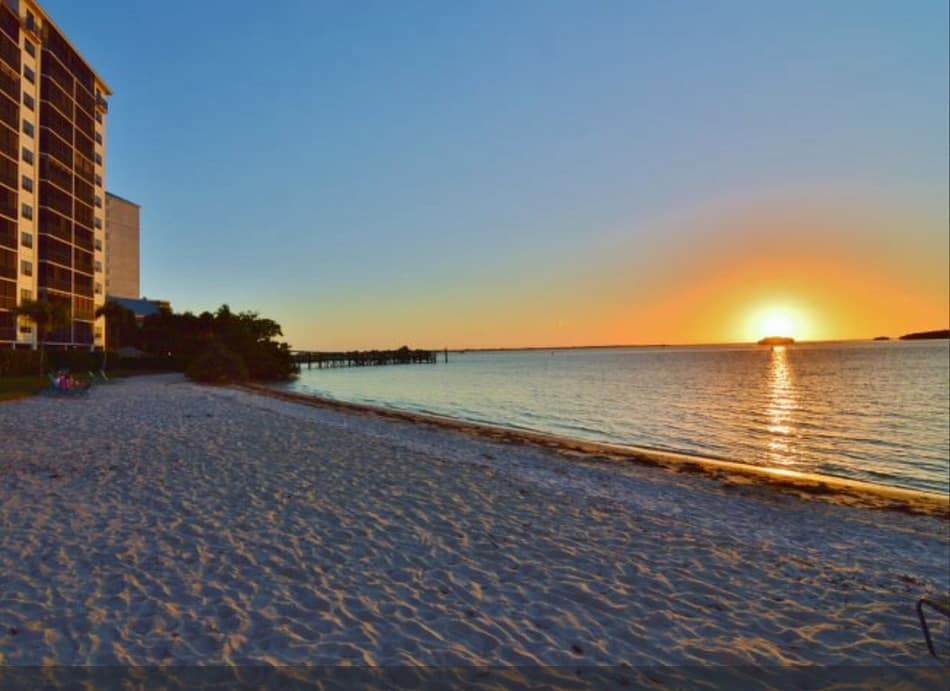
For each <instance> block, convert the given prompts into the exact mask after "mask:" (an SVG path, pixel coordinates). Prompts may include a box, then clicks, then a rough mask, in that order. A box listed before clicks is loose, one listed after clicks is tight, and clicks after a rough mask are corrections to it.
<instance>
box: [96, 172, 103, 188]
mask: <svg viewBox="0 0 950 691" xmlns="http://www.w3.org/2000/svg"><path fill="white" fill-rule="evenodd" d="M96 185H98V186H99V187H102V176H101V175H97V176H96Z"/></svg>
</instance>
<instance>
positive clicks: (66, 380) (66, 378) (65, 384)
mask: <svg viewBox="0 0 950 691" xmlns="http://www.w3.org/2000/svg"><path fill="white" fill-rule="evenodd" d="M56 387H57V388H59V389H62V390H63V391H76V390H78V389H87V388H89V385H88V384H86V385H83V383H82V382H80V381H79V380H78V379H75V378H74V377H73V376H72V375H71V374H70V373H69V372H67V371H66V370H60V371H59V374H57V376H56Z"/></svg>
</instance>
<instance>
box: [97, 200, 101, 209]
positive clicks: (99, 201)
mask: <svg viewBox="0 0 950 691" xmlns="http://www.w3.org/2000/svg"><path fill="white" fill-rule="evenodd" d="M96 208H97V209H101V208H102V197H96Z"/></svg>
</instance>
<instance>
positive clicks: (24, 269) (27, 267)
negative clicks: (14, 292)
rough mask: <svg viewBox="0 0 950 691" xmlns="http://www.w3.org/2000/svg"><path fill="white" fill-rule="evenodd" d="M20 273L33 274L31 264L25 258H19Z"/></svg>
mask: <svg viewBox="0 0 950 691" xmlns="http://www.w3.org/2000/svg"><path fill="white" fill-rule="evenodd" d="M20 273H21V274H23V275H24V276H32V275H33V265H32V264H31V263H30V262H28V261H26V260H25V259H21V260H20Z"/></svg>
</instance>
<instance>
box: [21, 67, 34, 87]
mask: <svg viewBox="0 0 950 691" xmlns="http://www.w3.org/2000/svg"><path fill="white" fill-rule="evenodd" d="M23 76H24V77H26V81H28V82H29V83H30V84H34V83H36V72H34V71H33V70H31V69H30V68H29V67H27V66H26V65H24V66H23Z"/></svg>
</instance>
